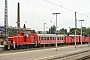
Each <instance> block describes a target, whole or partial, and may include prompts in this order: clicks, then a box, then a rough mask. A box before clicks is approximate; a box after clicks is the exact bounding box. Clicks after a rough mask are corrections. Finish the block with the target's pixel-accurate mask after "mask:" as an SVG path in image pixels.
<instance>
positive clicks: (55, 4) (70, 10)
mask: <svg viewBox="0 0 90 60" xmlns="http://www.w3.org/2000/svg"><path fill="white" fill-rule="evenodd" d="M44 1H46V2H48V3H50V4H53V5H56V6H58V7H61V8H64V9H66V10H69V11H71V12H77V11H74V10H71V9H69V8H66V7H64V6H60V5H58V4H56V3H53V2H51V1H48V0H44ZM77 13H78V14H80V15H82V16H85V17H89V16H86V15H84V14H81V13H79V12H77Z"/></svg>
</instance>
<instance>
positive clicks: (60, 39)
mask: <svg viewBox="0 0 90 60" xmlns="http://www.w3.org/2000/svg"><path fill="white" fill-rule="evenodd" d="M30 36H34V38H35V40H36V41H37V44H38V45H44V44H45V45H52V44H56V34H45V35H44V34H36V35H35V34H31V35H30ZM64 42H65V35H57V43H58V44H60V43H64Z"/></svg>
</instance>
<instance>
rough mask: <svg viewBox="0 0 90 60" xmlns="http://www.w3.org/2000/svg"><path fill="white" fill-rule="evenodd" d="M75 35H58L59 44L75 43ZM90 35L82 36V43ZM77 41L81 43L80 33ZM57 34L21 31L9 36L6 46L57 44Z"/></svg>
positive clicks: (25, 46) (24, 46) (86, 40)
mask: <svg viewBox="0 0 90 60" xmlns="http://www.w3.org/2000/svg"><path fill="white" fill-rule="evenodd" d="M74 39H75V36H74V35H69V36H67V35H62V34H59V35H57V44H59V45H60V44H64V43H65V44H73V43H74ZM87 42H88V37H87V36H82V43H87ZM76 43H80V35H76ZM55 44H56V34H30V33H28V32H22V31H21V32H20V33H19V35H17V36H9V37H8V43H7V44H6V46H5V47H7V48H9V49H10V48H11V49H13V48H14V49H15V48H19V49H20V48H30V47H37V46H44V45H55Z"/></svg>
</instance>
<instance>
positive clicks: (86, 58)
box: [76, 55, 90, 60]
mask: <svg viewBox="0 0 90 60" xmlns="http://www.w3.org/2000/svg"><path fill="white" fill-rule="evenodd" d="M76 60H90V55H88V56H85V57H82V58H79V59H76Z"/></svg>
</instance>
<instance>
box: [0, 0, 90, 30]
mask: <svg viewBox="0 0 90 60" xmlns="http://www.w3.org/2000/svg"><path fill="white" fill-rule="evenodd" d="M18 2H19V3H20V27H23V25H24V24H26V27H27V28H30V29H34V30H36V31H43V30H44V23H46V24H45V27H47V28H45V30H48V29H49V28H50V27H51V26H52V25H56V15H52V13H60V14H58V15H57V27H58V29H61V28H65V29H68V30H69V27H71V28H74V27H75V11H76V12H77V13H76V16H77V27H78V28H80V26H81V23H80V21H78V20H84V21H83V23H82V26H83V27H90V0H8V26H13V27H16V26H17V24H16V22H17V3H18ZM4 6H5V2H4V0H0V26H4ZM51 21H52V22H51Z"/></svg>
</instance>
